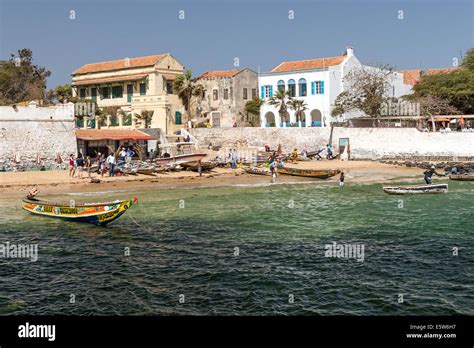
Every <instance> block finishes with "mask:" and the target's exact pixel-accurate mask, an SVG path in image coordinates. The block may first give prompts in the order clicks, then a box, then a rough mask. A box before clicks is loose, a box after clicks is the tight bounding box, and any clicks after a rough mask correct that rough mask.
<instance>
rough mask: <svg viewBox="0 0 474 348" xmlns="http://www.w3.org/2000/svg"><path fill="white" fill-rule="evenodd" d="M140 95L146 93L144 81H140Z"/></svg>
mask: <svg viewBox="0 0 474 348" xmlns="http://www.w3.org/2000/svg"><path fill="white" fill-rule="evenodd" d="M140 95H146V83H140Z"/></svg>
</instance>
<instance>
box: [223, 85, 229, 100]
mask: <svg viewBox="0 0 474 348" xmlns="http://www.w3.org/2000/svg"><path fill="white" fill-rule="evenodd" d="M224 99H226V100H227V99H229V90H228V89H227V88H226V89H224Z"/></svg>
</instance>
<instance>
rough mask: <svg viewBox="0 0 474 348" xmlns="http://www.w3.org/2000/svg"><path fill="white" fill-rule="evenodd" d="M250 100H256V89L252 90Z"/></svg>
mask: <svg viewBox="0 0 474 348" xmlns="http://www.w3.org/2000/svg"><path fill="white" fill-rule="evenodd" d="M252 99H257V89H256V88H252Z"/></svg>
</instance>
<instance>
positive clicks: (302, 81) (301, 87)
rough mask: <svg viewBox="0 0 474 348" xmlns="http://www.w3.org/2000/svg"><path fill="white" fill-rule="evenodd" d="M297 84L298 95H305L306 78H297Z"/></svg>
mask: <svg viewBox="0 0 474 348" xmlns="http://www.w3.org/2000/svg"><path fill="white" fill-rule="evenodd" d="M298 85H299V90H300V91H299V92H300V94H299V96H300V97H306V95H307V93H306V80H305V79H299V81H298Z"/></svg>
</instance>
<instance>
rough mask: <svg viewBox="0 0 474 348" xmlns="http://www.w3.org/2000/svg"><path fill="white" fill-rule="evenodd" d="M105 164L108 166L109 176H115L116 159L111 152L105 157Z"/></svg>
mask: <svg viewBox="0 0 474 348" xmlns="http://www.w3.org/2000/svg"><path fill="white" fill-rule="evenodd" d="M107 163H108V164H109V176H115V164H116V159H115V155H114V153H113V152H111V153H110V155H109V157H107Z"/></svg>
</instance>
